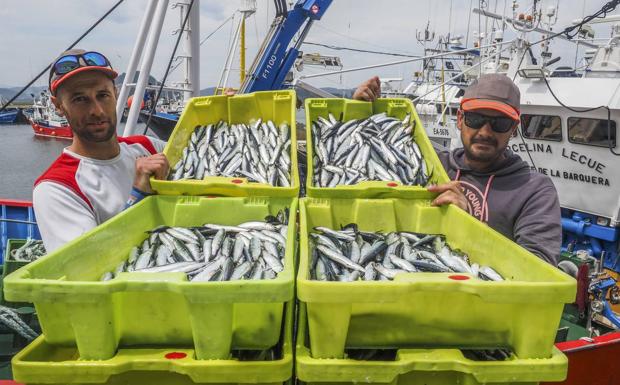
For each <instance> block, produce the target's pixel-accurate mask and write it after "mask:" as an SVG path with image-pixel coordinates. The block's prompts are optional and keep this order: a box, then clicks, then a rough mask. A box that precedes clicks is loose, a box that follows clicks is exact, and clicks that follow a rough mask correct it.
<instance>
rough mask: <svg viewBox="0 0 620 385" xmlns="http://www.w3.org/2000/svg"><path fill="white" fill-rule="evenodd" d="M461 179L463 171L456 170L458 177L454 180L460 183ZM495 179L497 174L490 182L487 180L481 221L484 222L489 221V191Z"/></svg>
mask: <svg viewBox="0 0 620 385" xmlns="http://www.w3.org/2000/svg"><path fill="white" fill-rule="evenodd" d="M460 178H461V169H460V168H459V169H457V170H456V175H455V176H454V180H455V181H458V180H459V179H460ZM493 179H495V174H493V175H491V176H490V177H489V180H487V185H486V187H485V189H484V194H483V196H482V213H481V214H480V220H481V221H483V222H487V221H488V215H489V213H488V210H487V198H488V196H489V190H490V189H491V183H493ZM485 214H486V218H485Z"/></svg>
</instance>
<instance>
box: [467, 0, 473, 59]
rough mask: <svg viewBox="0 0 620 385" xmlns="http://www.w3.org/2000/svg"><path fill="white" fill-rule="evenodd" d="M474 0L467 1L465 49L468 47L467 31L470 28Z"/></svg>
mask: <svg viewBox="0 0 620 385" xmlns="http://www.w3.org/2000/svg"><path fill="white" fill-rule="evenodd" d="M473 5H474V0H469V14H468V16H467V33H466V34H465V48H467V47H469V29H470V28H471V14H472V13H473V12H472V7H473Z"/></svg>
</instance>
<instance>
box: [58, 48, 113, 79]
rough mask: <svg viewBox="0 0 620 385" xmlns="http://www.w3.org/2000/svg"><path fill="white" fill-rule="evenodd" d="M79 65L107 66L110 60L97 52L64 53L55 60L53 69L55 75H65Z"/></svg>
mask: <svg viewBox="0 0 620 385" xmlns="http://www.w3.org/2000/svg"><path fill="white" fill-rule="evenodd" d="M80 67H109V68H112V65H111V64H110V61H109V60H108V59H107V58H106V57H105V56H103V55H102V54H100V53H99V52H84V53H82V54H77V55H66V56H63V57H61V58H60V59H58V60H56V62H55V63H54V66H53V71H54V73H55V74H57V75H65V74H68V73H69V72H71V71H73V70H75V69H77V68H80Z"/></svg>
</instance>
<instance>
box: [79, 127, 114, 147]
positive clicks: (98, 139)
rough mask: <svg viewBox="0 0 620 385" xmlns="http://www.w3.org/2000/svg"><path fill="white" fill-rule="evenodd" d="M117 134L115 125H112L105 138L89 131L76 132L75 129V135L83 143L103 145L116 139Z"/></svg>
mask: <svg viewBox="0 0 620 385" xmlns="http://www.w3.org/2000/svg"><path fill="white" fill-rule="evenodd" d="M115 133H116V126H115V125H114V124H110V127H109V128H108V130H107V131H106V133H105V135H104V136H99V135H94V134H92V133H91V132H88V130H76V129H73V134H74V135H75V136H77V137H78V138H80V139H82V140H83V141H87V142H91V143H103V142H107V141H109V140H110V139H112V138H113V137H114V134H115Z"/></svg>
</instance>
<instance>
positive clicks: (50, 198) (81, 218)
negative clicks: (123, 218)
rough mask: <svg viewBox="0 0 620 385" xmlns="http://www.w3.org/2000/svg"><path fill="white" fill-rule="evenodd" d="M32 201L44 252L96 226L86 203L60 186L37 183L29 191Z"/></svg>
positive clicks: (95, 221)
mask: <svg viewBox="0 0 620 385" xmlns="http://www.w3.org/2000/svg"><path fill="white" fill-rule="evenodd" d="M32 201H33V208H34V212H35V215H36V217H37V225H38V227H39V232H40V233H41V237H42V238H43V244H44V245H45V250H46V251H47V252H48V253H49V252H51V251H53V250H55V249H57V248H58V247H60V246H62V245H64V244H65V243H67V242H69V241H72V240H73V239H75V238H77V237H79V236H80V235H82V234H84V233H85V232H87V231H89V230H90V229H92V228H94V227H96V226H97V220H96V218H95V214H94V212H93V211H92V209H91V208H90V206H89V205H88V203H86V202H84V200H83V199H82V198H80V197H79V196H78V195H77V194H76V193H75V192H73V191H72V190H71V189H69V188H67V187H65V186H63V185H61V184H58V183H54V182H41V183H39V184H38V185H37V186H36V187H35V188H34V190H33V192H32Z"/></svg>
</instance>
